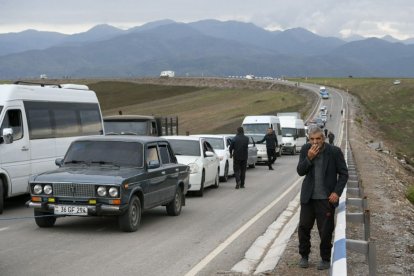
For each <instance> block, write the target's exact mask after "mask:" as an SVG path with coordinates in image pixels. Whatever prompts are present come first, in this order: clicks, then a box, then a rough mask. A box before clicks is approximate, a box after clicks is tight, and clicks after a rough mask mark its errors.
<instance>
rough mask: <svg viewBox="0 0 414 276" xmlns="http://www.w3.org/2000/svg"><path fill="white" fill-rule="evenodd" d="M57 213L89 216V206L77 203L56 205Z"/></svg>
mask: <svg viewBox="0 0 414 276" xmlns="http://www.w3.org/2000/svg"><path fill="white" fill-rule="evenodd" d="M55 215H69V216H87V215H88V208H87V207H86V206H76V205H57V206H56V205H55Z"/></svg>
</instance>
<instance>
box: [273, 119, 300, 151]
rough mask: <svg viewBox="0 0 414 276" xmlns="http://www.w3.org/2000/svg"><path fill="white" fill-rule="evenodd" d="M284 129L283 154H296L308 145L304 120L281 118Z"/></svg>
mask: <svg viewBox="0 0 414 276" xmlns="http://www.w3.org/2000/svg"><path fill="white" fill-rule="evenodd" d="M279 120H280V126H281V127H282V135H283V137H282V143H283V148H282V151H283V153H286V152H289V153H291V154H296V152H298V151H300V150H301V148H302V146H303V145H305V144H306V131H305V124H304V122H303V120H301V119H297V118H296V117H293V116H280V117H279Z"/></svg>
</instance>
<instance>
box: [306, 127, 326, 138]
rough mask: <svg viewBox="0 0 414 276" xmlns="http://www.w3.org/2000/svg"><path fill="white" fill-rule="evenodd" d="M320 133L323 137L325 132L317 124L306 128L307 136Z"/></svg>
mask: <svg viewBox="0 0 414 276" xmlns="http://www.w3.org/2000/svg"><path fill="white" fill-rule="evenodd" d="M319 133H322V136H323V137H325V133H324V132H323V130H322V129H321V128H320V127H318V126H312V127H310V128H309V129H308V134H309V136H311V135H313V134H319Z"/></svg>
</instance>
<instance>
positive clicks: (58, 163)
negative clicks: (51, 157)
mask: <svg viewBox="0 0 414 276" xmlns="http://www.w3.org/2000/svg"><path fill="white" fill-rule="evenodd" d="M55 165H56V166H58V167H59V168H60V167H62V165H63V158H56V160H55Z"/></svg>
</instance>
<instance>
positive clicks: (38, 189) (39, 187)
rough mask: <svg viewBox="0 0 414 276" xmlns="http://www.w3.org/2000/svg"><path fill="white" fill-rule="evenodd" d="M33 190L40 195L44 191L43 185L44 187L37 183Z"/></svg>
mask: <svg viewBox="0 0 414 276" xmlns="http://www.w3.org/2000/svg"><path fill="white" fill-rule="evenodd" d="M33 192H34V193H35V194H36V195H40V194H41V193H42V192H43V187H42V185H40V184H36V185H35V186H34V187H33Z"/></svg>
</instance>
